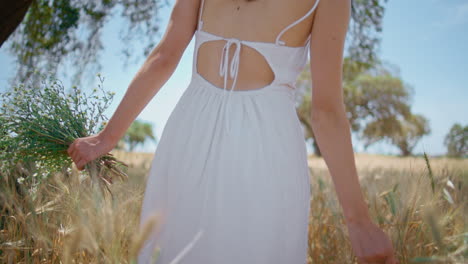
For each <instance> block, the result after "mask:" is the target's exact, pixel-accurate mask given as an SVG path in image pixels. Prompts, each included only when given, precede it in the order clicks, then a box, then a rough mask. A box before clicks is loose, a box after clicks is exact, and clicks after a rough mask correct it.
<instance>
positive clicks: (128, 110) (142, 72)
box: [68, 0, 398, 264]
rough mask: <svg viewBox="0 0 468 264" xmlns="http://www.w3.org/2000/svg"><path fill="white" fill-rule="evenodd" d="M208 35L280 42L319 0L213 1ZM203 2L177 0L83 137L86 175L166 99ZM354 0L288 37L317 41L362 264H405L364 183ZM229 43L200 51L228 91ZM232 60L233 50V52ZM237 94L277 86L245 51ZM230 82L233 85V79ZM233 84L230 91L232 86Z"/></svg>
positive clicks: (319, 126) (80, 162)
mask: <svg viewBox="0 0 468 264" xmlns="http://www.w3.org/2000/svg"><path fill="white" fill-rule="evenodd" d="M205 1H206V2H205V5H204V11H203V17H202V20H203V21H204V23H203V31H206V32H209V33H212V34H216V35H220V36H223V37H233V38H238V39H241V40H249V41H260V42H269V43H275V38H276V36H277V35H278V34H279V33H280V32H281V30H283V29H284V28H285V27H286V26H288V25H289V24H291V23H293V22H294V21H296V20H297V19H299V18H301V17H302V16H303V15H305V14H306V13H307V11H308V10H310V8H311V7H312V6H313V4H314V3H315V1H317V0H257V1H246V0H205ZM200 5H201V0H175V4H174V8H173V10H172V13H171V16H170V19H169V23H168V25H167V28H166V32H165V34H164V36H163V37H162V39H161V41H160V42H159V43H158V45H157V46H156V47H155V48H154V49H153V51H152V52H151V54H150V55H149V56H148V58H147V59H146V61H145V62H144V63H143V65H142V66H141V68H140V69H139V71H138V72H137V73H136V75H135V77H134V78H133V80H132V81H131V83H130V84H129V86H128V88H127V91H126V93H125V95H124V97H123V99H122V101H121V102H120V104H119V106H118V107H117V109H116V110H115V112H114V114H113V115H112V117H111V118H110V119H109V122H108V123H107V125H106V126H105V127H104V128H103V130H101V131H100V132H99V133H97V134H95V135H91V136H88V137H83V138H77V139H75V141H74V142H73V143H72V144H71V145H70V146H69V148H68V154H69V155H70V157H71V158H72V159H73V161H74V163H75V164H76V167H77V168H78V170H83V169H84V166H85V164H87V163H89V162H90V161H92V160H94V159H96V158H98V157H100V156H101V155H103V154H105V153H107V152H109V151H110V150H112V149H113V148H114V147H115V146H116V145H117V143H118V141H119V140H120V139H121V138H122V137H123V136H124V135H125V132H126V131H127V129H128V128H129V127H130V125H131V124H132V122H133V121H134V120H135V119H136V117H137V116H138V115H139V113H140V112H141V111H142V110H143V109H144V107H145V106H146V105H147V104H148V103H149V101H150V100H151V99H152V98H153V97H154V96H155V95H156V94H157V93H158V91H159V90H160V89H161V87H162V86H163V85H164V84H165V83H166V81H167V80H168V79H169V78H170V76H171V75H172V73H173V72H174V70H175V68H176V67H177V65H178V63H179V61H180V59H181V57H182V55H183V53H184V51H185V50H186V48H187V46H188V44H189V43H190V42H191V40H192V39H193V36H194V34H195V32H196V29H197V24H198V15H199V9H200ZM350 17H351V0H320V2H319V4H318V6H317V8H316V9H315V11H314V13H313V14H311V15H310V16H309V17H307V18H306V19H305V20H303V21H302V22H301V23H299V24H297V25H295V26H294V27H292V28H290V29H289V30H288V31H287V32H286V33H284V35H283V36H282V37H281V40H283V41H284V42H285V45H286V46H291V47H294V46H296V47H299V46H302V45H304V44H305V43H304V42H305V41H306V39H307V36H308V35H309V33H311V40H310V55H311V56H310V73H311V76H312V98H311V100H312V106H311V109H310V118H311V119H310V120H311V124H312V128H313V132H314V136H315V140H316V141H317V144H318V146H319V148H320V151H321V153H322V156H323V158H324V160H325V162H326V164H327V167H328V169H329V172H330V175H331V177H332V180H333V183H334V186H335V190H336V194H337V197H338V200H339V202H340V204H341V207H342V209H343V215H344V217H345V220H346V225H347V227H348V233H349V239H350V242H351V245H352V248H353V251H354V254H355V255H356V256H357V259H358V261H359V263H360V264H376V263H382V264H396V263H398V262H397V260H396V257H395V254H394V251H393V246H392V243H391V241H390V239H389V238H388V236H387V235H386V234H385V233H384V232H383V231H382V230H381V229H380V228H379V227H378V226H377V225H376V224H375V223H374V222H373V221H372V219H371V217H370V215H369V212H368V209H367V205H366V203H365V200H364V196H363V194H362V191H361V186H360V184H359V177H358V173H357V169H356V164H355V159H354V151H353V148H352V141H351V132H350V125H349V120H348V118H347V114H346V109H345V105H344V99H343V90H342V67H343V52H344V43H345V37H346V33H347V30H348V25H349V21H350ZM224 42H225V41H224V40H221V41H214V42H213V43H210V42H207V43H204V44H202V45H201V46H200V50H199V54H198V55H199V57H198V59H199V64H198V66H199V72H198V73H199V74H200V75H202V76H204V77H205V78H206V79H207V80H209V81H210V82H212V83H213V84H215V86H217V87H219V88H220V87H222V86H223V81H222V79H221V78H220V77H219V76H218V73H219V71H218V70H219V63H220V54H221V51H222V50H221V48H222V47H223V45H224ZM230 54H231V56H230V57H232V54H233V52H232V50H231V52H230ZM239 59H240V64H239V73H238V78H237V83H236V89H239V90H240V89H244V90H249V89H258V88H261V87H263V86H265V85H267V84H269V83H270V82H271V81H272V80H273V73H272V72H271V69H270V68H269V65H268V64H266V62H265V60H264V58H262V55H261V54H259V53H258V52H257V51H255V50H253V49H249V48H246V45H243V46H242V48H241V54H240V58H239ZM228 81H229V79H228ZM230 85H231V82H228V88H229V87H231V86H230Z"/></svg>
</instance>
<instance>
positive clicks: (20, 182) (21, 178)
mask: <svg viewBox="0 0 468 264" xmlns="http://www.w3.org/2000/svg"><path fill="white" fill-rule="evenodd" d="M16 181H17V182H18V183H19V184H23V182H24V178H23V177H19V178H18V179H16Z"/></svg>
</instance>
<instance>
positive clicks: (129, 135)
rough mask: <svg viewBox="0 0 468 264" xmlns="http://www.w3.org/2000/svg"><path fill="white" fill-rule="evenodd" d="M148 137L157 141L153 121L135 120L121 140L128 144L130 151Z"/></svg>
mask: <svg viewBox="0 0 468 264" xmlns="http://www.w3.org/2000/svg"><path fill="white" fill-rule="evenodd" d="M148 139H149V140H152V141H156V138H155V136H154V134H153V127H152V125H151V123H146V122H143V121H140V120H135V121H133V123H132V124H131V125H130V127H129V128H128V130H127V132H126V133H125V135H124V137H123V138H122V139H121V140H122V141H123V142H125V143H126V144H127V145H128V150H129V151H133V150H134V149H135V147H136V146H137V145H139V144H144V143H145V142H146V141H147V140H148Z"/></svg>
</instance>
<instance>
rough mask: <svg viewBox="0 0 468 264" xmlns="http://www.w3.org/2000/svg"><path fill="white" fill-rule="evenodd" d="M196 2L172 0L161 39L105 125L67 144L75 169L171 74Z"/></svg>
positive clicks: (101, 149) (107, 147)
mask: <svg viewBox="0 0 468 264" xmlns="http://www.w3.org/2000/svg"><path fill="white" fill-rule="evenodd" d="M200 2H201V1H200V0H197V1H194V0H177V1H176V2H175V4H174V7H173V9H172V13H171V16H170V19H169V23H168V25H167V29H166V32H165V34H164V36H163V38H162V40H161V41H160V42H159V44H158V45H157V46H156V47H155V48H154V49H153V51H152V52H151V54H150V55H149V56H148V58H147V59H146V61H145V62H144V63H143V65H142V66H141V67H140V69H139V71H138V72H137V73H136V75H135V77H134V78H133V80H132V81H131V83H130V85H129V86H128V88H127V91H126V93H125V95H124V97H123V99H122V101H121V102H120V104H119V106H118V107H117V109H116V110H115V112H114V114H113V115H112V117H111V118H110V120H109V122H108V123H107V125H106V126H105V127H104V129H103V130H101V131H100V132H99V133H98V134H96V135H91V136H88V137H83V138H78V139H75V141H74V142H73V143H72V144H71V145H70V146H69V148H68V154H69V155H70V156H71V157H72V159H73V161H74V162H75V164H76V167H77V168H78V169H79V170H83V169H84V165H85V164H86V163H88V162H90V161H92V160H94V159H96V158H98V157H99V156H101V155H103V154H105V153H107V152H109V151H111V150H112V149H113V148H114V147H115V145H116V144H117V142H118V141H119V140H120V138H121V137H123V135H124V134H125V132H126V131H127V129H128V128H129V127H130V125H131V123H132V122H133V121H134V120H135V118H136V117H137V116H138V115H139V114H140V112H141V111H142V110H143V109H144V108H145V106H146V105H147V104H148V103H149V101H150V100H151V99H152V98H153V97H154V96H155V95H156V93H158V91H159V90H160V89H161V87H162V86H163V85H164V84H165V83H166V81H167V80H168V79H169V77H170V76H171V75H172V73H173V72H174V70H175V68H176V67H177V65H178V63H179V61H180V58H181V57H182V54H183V52H184V51H185V49H186V47H187V45H188V44H189V43H190V41H191V39H192V37H193V34H194V32H195V29H196V26H197V21H198V9H199V4H200Z"/></svg>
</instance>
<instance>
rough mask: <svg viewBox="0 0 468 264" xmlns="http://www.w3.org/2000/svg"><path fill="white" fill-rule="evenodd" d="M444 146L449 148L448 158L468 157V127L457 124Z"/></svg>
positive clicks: (446, 138)
mask: <svg viewBox="0 0 468 264" xmlns="http://www.w3.org/2000/svg"><path fill="white" fill-rule="evenodd" d="M444 144H445V146H446V147H447V156H450V157H458V158H460V157H467V156H468V125H467V126H462V125H461V124H459V123H455V124H454V125H453V126H452V128H450V131H449V132H448V134H447V135H446V136H445V139H444Z"/></svg>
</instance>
